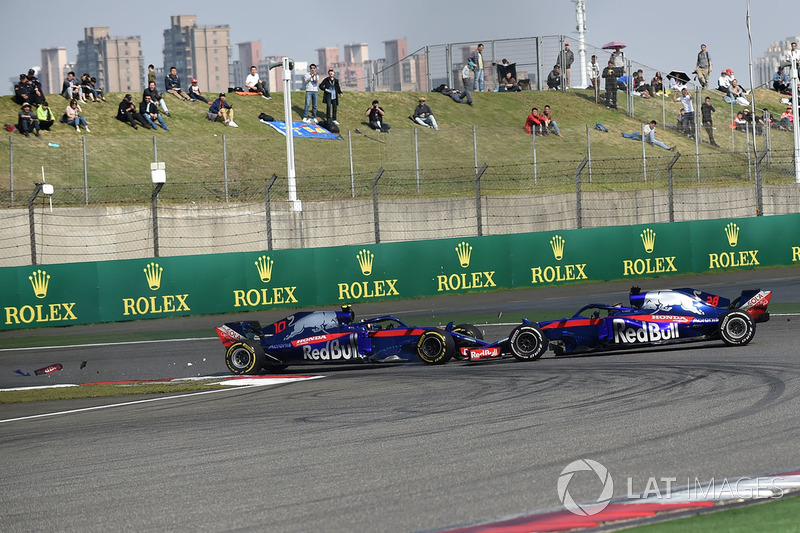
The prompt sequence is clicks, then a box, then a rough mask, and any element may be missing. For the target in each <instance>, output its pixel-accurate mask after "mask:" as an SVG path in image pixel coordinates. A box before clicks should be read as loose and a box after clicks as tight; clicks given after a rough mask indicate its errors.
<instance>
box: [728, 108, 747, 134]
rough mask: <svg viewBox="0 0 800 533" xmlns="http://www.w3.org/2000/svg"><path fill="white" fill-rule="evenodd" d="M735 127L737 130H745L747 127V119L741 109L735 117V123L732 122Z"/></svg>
mask: <svg viewBox="0 0 800 533" xmlns="http://www.w3.org/2000/svg"><path fill="white" fill-rule="evenodd" d="M731 126H732V127H733V128H735V129H736V130H737V131H744V130H745V127H746V126H747V121H746V120H745V119H744V114H743V113H742V112H741V111H739V112H738V113H736V116H735V117H734V118H733V123H732V124H731Z"/></svg>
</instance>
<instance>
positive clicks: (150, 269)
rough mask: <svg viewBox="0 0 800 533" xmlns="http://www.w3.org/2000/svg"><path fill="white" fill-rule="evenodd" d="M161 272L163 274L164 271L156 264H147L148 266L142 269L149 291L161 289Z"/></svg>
mask: <svg viewBox="0 0 800 533" xmlns="http://www.w3.org/2000/svg"><path fill="white" fill-rule="evenodd" d="M162 272H164V269H163V268H161V267H160V266H159V265H158V263H148V265H147V266H146V267H144V275H145V277H146V278H147V285H148V286H149V287H150V290H151V291H157V290H158V289H160V288H161V273H162Z"/></svg>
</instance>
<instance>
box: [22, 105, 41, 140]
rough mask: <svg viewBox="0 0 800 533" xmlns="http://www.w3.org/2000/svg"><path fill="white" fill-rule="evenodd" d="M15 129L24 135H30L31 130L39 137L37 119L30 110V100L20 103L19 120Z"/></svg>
mask: <svg viewBox="0 0 800 533" xmlns="http://www.w3.org/2000/svg"><path fill="white" fill-rule="evenodd" d="M17 130H18V131H19V132H20V133H21V134H23V135H24V136H25V137H30V136H31V132H34V133H36V136H37V137H41V135H39V119H38V118H37V117H36V113H34V112H32V111H31V104H30V102H25V103H24V104H22V109H21V110H20V112H19V120H18V121H17Z"/></svg>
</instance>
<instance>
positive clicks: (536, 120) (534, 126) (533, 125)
mask: <svg viewBox="0 0 800 533" xmlns="http://www.w3.org/2000/svg"><path fill="white" fill-rule="evenodd" d="M525 131H526V132H527V133H528V134H529V135H533V134H534V133H536V135H547V130H546V129H544V128H543V127H542V119H541V117H539V108H537V107H534V108H532V109H531V114H530V115H528V119H527V120H526V121H525Z"/></svg>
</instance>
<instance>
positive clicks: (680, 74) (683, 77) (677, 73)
mask: <svg viewBox="0 0 800 533" xmlns="http://www.w3.org/2000/svg"><path fill="white" fill-rule="evenodd" d="M670 78H672V79H674V80H677V81H682V82H683V83H689V75H688V74H686V73H685V72H684V71H682V70H672V71H670V73H669V74H667V79H670Z"/></svg>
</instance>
